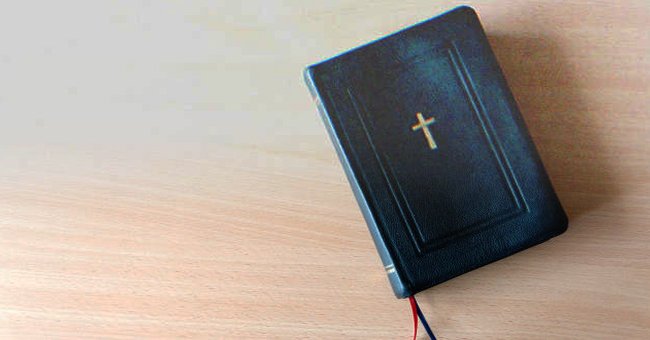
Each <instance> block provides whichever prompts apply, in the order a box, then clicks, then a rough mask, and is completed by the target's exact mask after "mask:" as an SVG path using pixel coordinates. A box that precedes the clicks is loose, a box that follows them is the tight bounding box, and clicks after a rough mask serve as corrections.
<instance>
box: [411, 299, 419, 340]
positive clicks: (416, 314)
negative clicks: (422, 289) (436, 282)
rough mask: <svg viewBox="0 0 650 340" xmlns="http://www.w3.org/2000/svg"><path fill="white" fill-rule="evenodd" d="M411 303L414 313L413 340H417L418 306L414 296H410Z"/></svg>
mask: <svg viewBox="0 0 650 340" xmlns="http://www.w3.org/2000/svg"><path fill="white" fill-rule="evenodd" d="M409 302H410V303H411V311H413V340H416V339H417V337H418V305H417V304H416V302H415V297H414V296H413V295H411V296H409Z"/></svg>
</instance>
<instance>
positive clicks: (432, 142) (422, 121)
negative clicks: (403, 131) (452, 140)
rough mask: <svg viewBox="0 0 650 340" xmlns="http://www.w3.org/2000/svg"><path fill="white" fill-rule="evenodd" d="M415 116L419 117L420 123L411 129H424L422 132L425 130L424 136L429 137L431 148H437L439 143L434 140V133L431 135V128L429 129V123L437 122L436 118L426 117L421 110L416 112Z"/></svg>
mask: <svg viewBox="0 0 650 340" xmlns="http://www.w3.org/2000/svg"><path fill="white" fill-rule="evenodd" d="M415 116H416V117H417V118H418V123H417V124H415V125H413V126H411V130H413V131H417V130H420V129H422V132H424V137H425V138H426V139H427V142H428V143H429V149H431V150H434V149H437V148H438V145H437V144H436V141H435V140H433V135H431V130H429V125H431V124H433V123H435V122H436V119H435V118H433V117H431V118H427V119H424V117H423V116H422V113H420V112H418V113H416V114H415Z"/></svg>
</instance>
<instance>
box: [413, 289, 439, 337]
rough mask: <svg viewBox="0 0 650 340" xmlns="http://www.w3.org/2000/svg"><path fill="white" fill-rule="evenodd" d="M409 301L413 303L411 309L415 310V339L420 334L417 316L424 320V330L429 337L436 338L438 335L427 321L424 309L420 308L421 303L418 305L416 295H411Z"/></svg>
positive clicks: (421, 320)
mask: <svg viewBox="0 0 650 340" xmlns="http://www.w3.org/2000/svg"><path fill="white" fill-rule="evenodd" d="M409 302H410V303H411V309H412V310H413V326H414V327H415V329H414V331H413V339H414V340H415V339H416V338H417V334H418V321H417V318H419V319H420V322H422V326H423V327H424V330H425V331H426V332H427V334H428V335H429V339H431V340H436V336H435V335H434V334H433V331H432V330H431V327H429V323H428V322H427V319H425V318H424V314H423V313H422V310H421V309H420V305H418V302H417V300H415V296H413V295H412V296H409ZM416 314H417V317H416Z"/></svg>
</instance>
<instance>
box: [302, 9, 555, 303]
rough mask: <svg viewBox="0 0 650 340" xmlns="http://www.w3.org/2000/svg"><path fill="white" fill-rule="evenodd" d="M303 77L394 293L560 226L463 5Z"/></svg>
mask: <svg viewBox="0 0 650 340" xmlns="http://www.w3.org/2000/svg"><path fill="white" fill-rule="evenodd" d="M305 76H306V78H307V83H308V85H309V87H310V89H311V91H312V94H313V95H314V96H315V97H316V99H317V101H318V104H319V106H320V107H319V108H320V109H321V114H322V115H323V119H324V121H325V124H326V125H327V126H328V131H329V133H330V137H331V138H332V140H333V142H334V144H335V146H336V147H337V152H338V153H339V157H341V161H342V162H343V165H344V168H345V169H346V173H347V174H348V179H349V180H350V182H351V184H352V187H353V189H354V190H355V194H356V197H357V200H358V201H359V204H360V206H361V209H362V210H363V211H364V216H365V218H366V221H367V222H368V226H369V228H370V230H371V234H373V238H374V239H375V243H376V244H377V248H378V250H379V251H380V255H382V260H383V262H384V265H385V266H386V267H387V271H388V273H389V277H390V274H391V273H392V272H395V273H396V274H397V275H395V277H393V278H391V280H398V281H399V282H398V283H397V284H396V283H393V289H394V290H395V294H396V295H397V296H398V297H406V296H409V295H412V294H415V293H417V292H419V291H422V290H424V289H427V288H429V287H431V286H433V285H436V284H438V283H441V282H443V281H446V280H448V279H450V278H453V277H455V276H458V275H461V274H463V273H465V272H468V271H470V270H472V269H475V268H477V267H480V266H482V265H485V264H487V263H490V262H493V261H496V260H498V259H501V258H504V257H506V256H508V255H510V254H513V253H515V252H517V251H520V250H523V249H525V248H528V247H530V246H532V245H535V244H538V243H541V242H543V241H545V240H547V239H549V238H551V237H553V236H556V235H558V234H561V233H562V232H564V231H565V230H566V228H567V224H568V222H567V217H566V214H565V213H564V211H563V209H562V206H561V205H560V202H559V200H558V198H557V196H556V194H555V192H554V190H553V188H552V186H551V183H550V181H549V179H548V176H547V174H546V172H545V170H544V167H543V165H542V163H541V160H540V158H539V156H538V154H537V151H536V150H535V146H534V144H533V142H532V140H531V138H530V136H529V134H528V132H527V130H526V127H525V124H524V122H523V119H522V118H521V115H520V113H519V111H518V108H517V106H516V103H515V100H514V98H513V96H512V94H511V92H510V90H509V89H508V86H507V84H506V81H505V78H504V77H503V74H502V72H501V69H500V67H499V65H498V63H497V61H496V58H495V56H494V54H493V52H492V50H491V48H490V45H489V43H488V40H487V38H486V36H485V33H484V31H483V29H482V27H481V24H480V22H479V19H478V16H477V15H476V13H475V12H474V10H473V9H471V8H469V7H466V6H463V7H458V8H456V9H453V10H451V11H449V12H447V13H444V14H442V15H440V16H438V17H435V18H433V19H430V20H428V21H425V22H423V23H420V24H417V25H415V26H412V27H409V28H407V29H405V30H402V31H399V32H397V33H395V34H392V35H390V36H387V37H385V38H382V39H379V40H377V41H374V42H372V43H369V44H367V45H364V46H362V47H360V48H357V49H354V50H352V51H349V52H346V53H343V54H341V55H338V56H336V57H334V58H331V59H328V60H326V61H324V62H321V63H318V64H316V65H313V66H310V67H308V68H307V70H306V72H305ZM393 268H394V270H393Z"/></svg>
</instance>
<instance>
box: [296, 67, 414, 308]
mask: <svg viewBox="0 0 650 340" xmlns="http://www.w3.org/2000/svg"><path fill="white" fill-rule="evenodd" d="M304 77H305V82H306V83H307V87H308V88H309V92H310V93H311V96H312V98H313V100H314V103H315V104H316V107H317V108H318V112H319V114H320V117H321V119H322V120H323V124H324V125H325V128H326V129H327V133H328V135H329V137H330V139H331V141H332V144H334V148H335V149H336V154H337V155H338V157H339V160H340V161H341V164H342V165H343V170H344V171H345V175H346V177H347V179H348V182H349V183H350V186H351V187H352V192H353V193H354V197H355V198H356V200H357V203H358V204H359V208H360V209H361V212H362V214H363V217H364V219H365V221H366V224H367V225H368V229H369V231H370V235H371V236H372V239H373V241H374V243H375V247H376V248H377V252H378V253H379V257H380V258H381V262H382V263H383V265H384V269H385V270H386V274H387V275H388V281H389V282H390V284H391V287H392V288H393V292H394V293H395V296H397V297H398V298H400V299H402V298H406V297H408V296H410V295H411V293H410V292H409V290H408V289H407V288H406V285H405V284H404V282H403V281H402V279H401V277H400V275H399V272H398V271H397V268H396V267H395V262H394V261H393V258H392V257H391V255H390V253H389V251H388V248H387V247H386V243H385V241H384V238H383V237H382V236H381V233H380V232H379V228H378V227H377V223H376V221H375V218H374V216H373V214H372V212H371V211H370V208H369V206H368V202H367V200H366V198H365V197H364V195H363V192H362V191H361V187H360V185H359V181H358V180H357V176H356V175H355V174H354V171H353V170H352V167H351V166H350V161H349V159H348V157H347V155H346V153H345V151H344V150H343V146H342V145H341V141H340V140H339V138H338V136H337V134H336V132H335V130H334V126H333V125H332V121H331V119H330V117H329V115H328V113H327V108H326V107H325V105H323V101H322V100H321V96H320V95H319V93H318V89H317V88H316V86H315V84H314V81H313V78H312V75H311V72H310V69H309V68H307V69H305V72H304Z"/></svg>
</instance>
